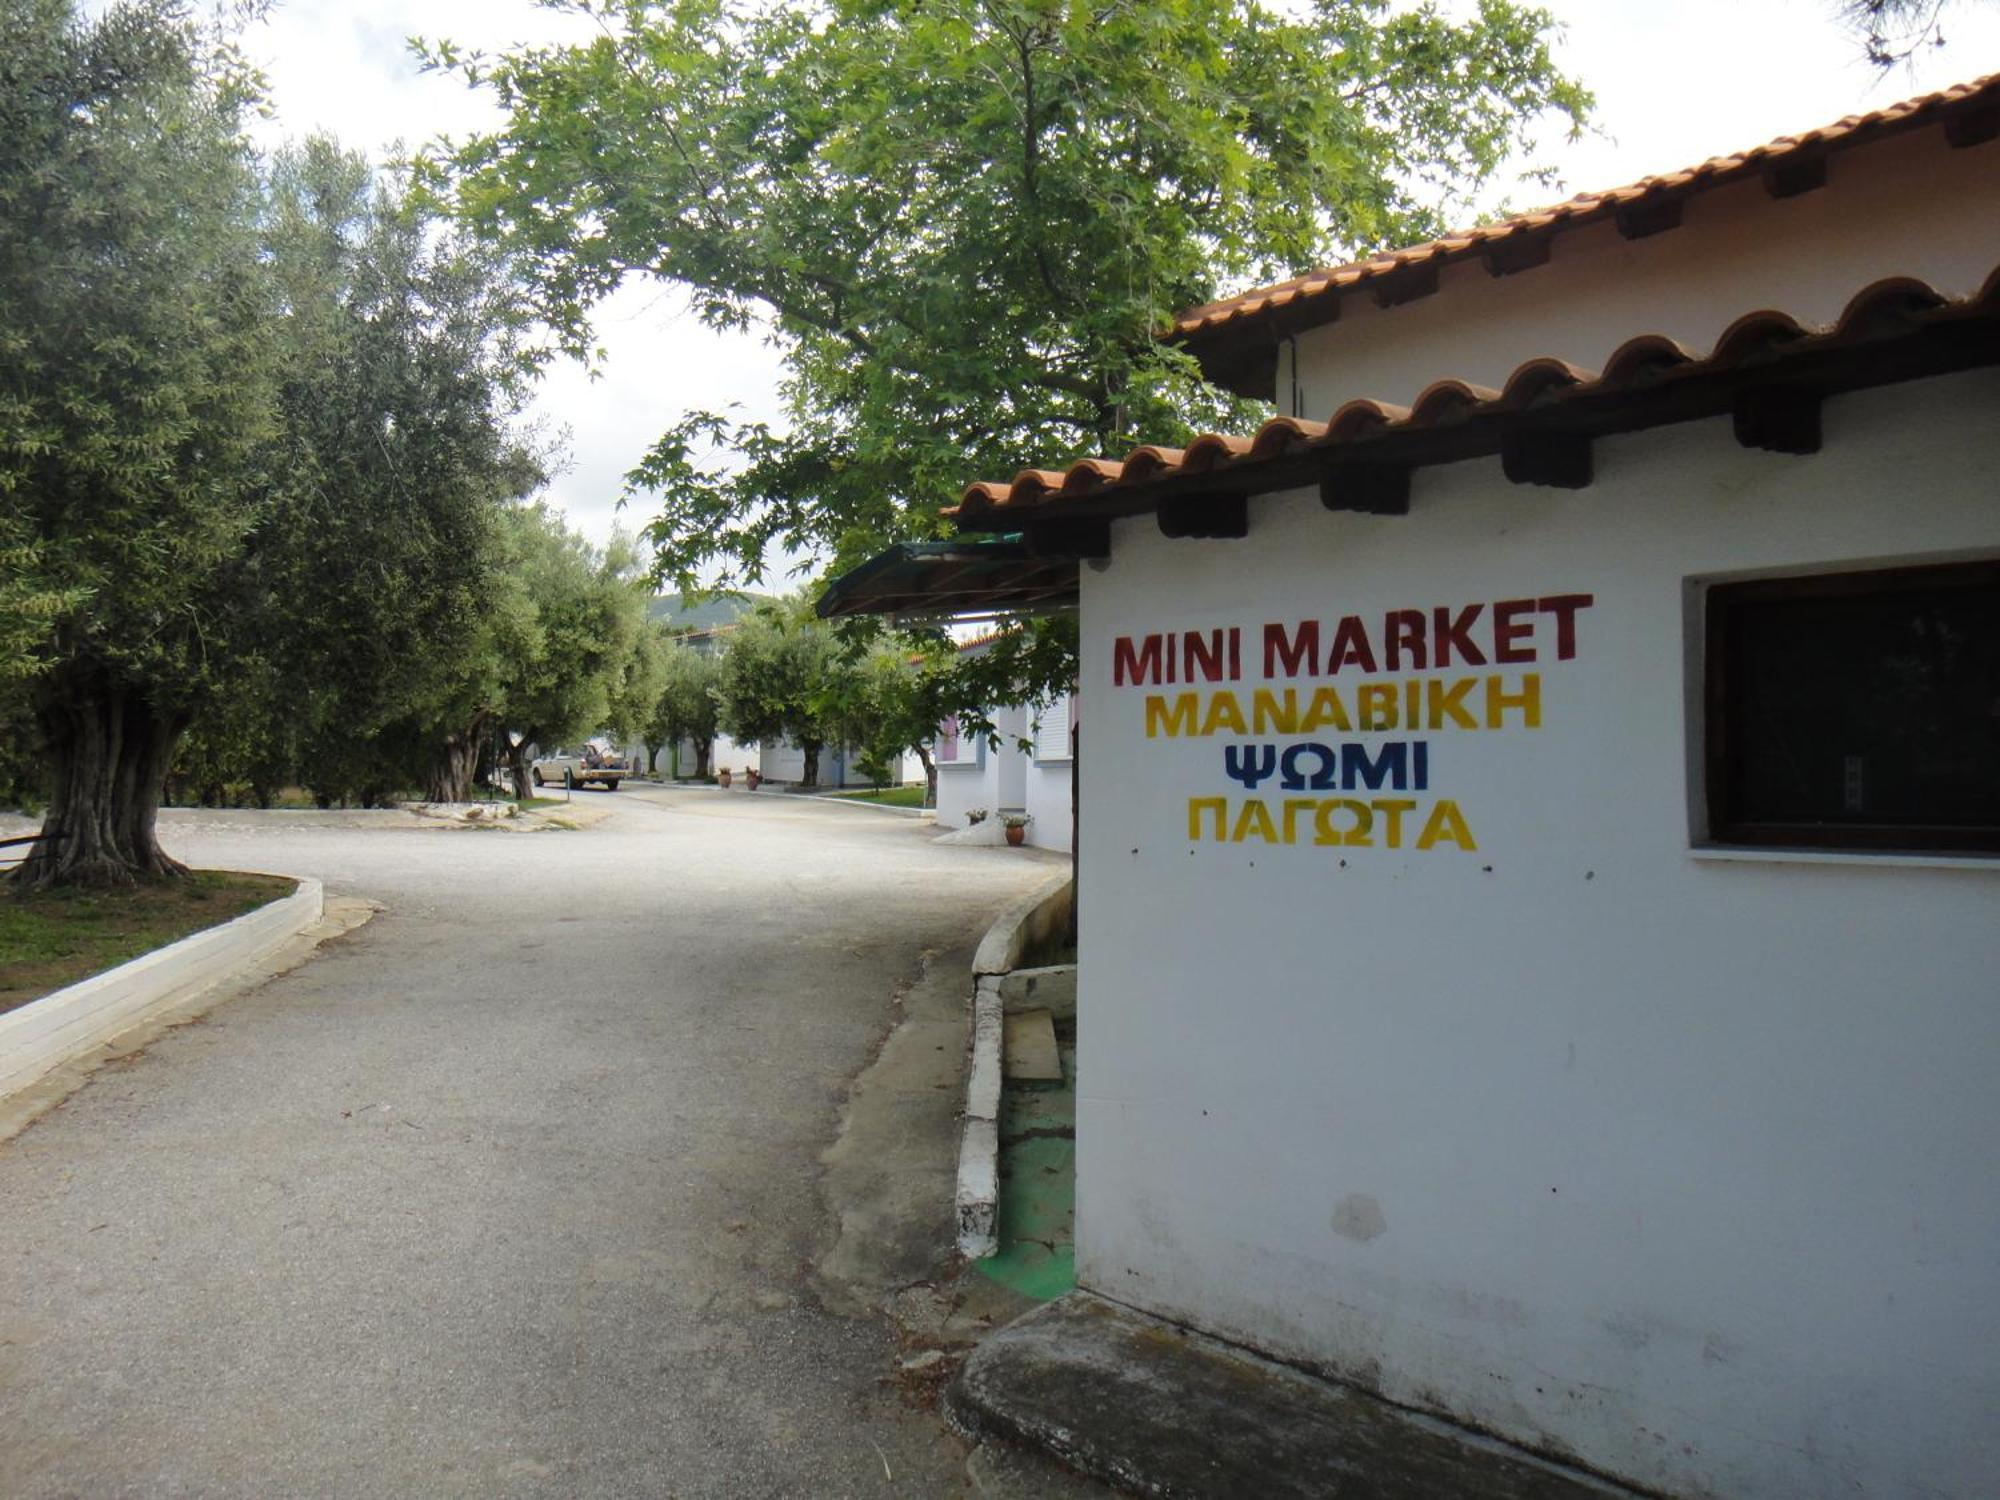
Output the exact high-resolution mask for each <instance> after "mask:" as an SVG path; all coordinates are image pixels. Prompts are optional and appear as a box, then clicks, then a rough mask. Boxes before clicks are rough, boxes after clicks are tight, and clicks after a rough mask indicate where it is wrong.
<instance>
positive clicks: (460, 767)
mask: <svg viewBox="0 0 2000 1500" xmlns="http://www.w3.org/2000/svg"><path fill="white" fill-rule="evenodd" d="M485 736H486V718H485V716H483V715H482V716H481V717H480V718H479V719H478V720H476V721H475V722H474V723H473V725H472V728H471V729H470V730H468V731H467V732H466V733H464V734H448V735H446V736H445V737H444V743H443V744H441V745H439V746H438V747H437V751H436V753H435V754H434V755H433V756H432V757H431V765H430V769H429V770H428V771H427V772H426V773H425V774H424V800H425V801H426V802H470V801H471V800H472V777H473V773H474V772H476V771H477V770H478V769H479V746H480V744H481V742H482V741H483V740H484V739H485Z"/></svg>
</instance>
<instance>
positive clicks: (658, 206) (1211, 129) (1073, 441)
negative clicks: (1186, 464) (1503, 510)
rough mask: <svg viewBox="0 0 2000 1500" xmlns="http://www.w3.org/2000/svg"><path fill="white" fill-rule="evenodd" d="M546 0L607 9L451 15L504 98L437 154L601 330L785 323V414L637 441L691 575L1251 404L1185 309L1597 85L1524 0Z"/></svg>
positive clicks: (667, 535) (650, 488)
mask: <svg viewBox="0 0 2000 1500" xmlns="http://www.w3.org/2000/svg"><path fill="white" fill-rule="evenodd" d="M552 3H553V4H554V6H555V8H557V9H563V10H568V11H573V12H576V13H578V14H580V15H582V16H585V17H587V18H588V19H589V20H590V21H591V22H593V23H594V30H595V36H594V37H593V39H591V40H588V41H585V42H580V43H576V44H570V45H550V46H524V47H520V48H517V49H514V50H512V51H509V52H507V53H505V54H503V55H500V56H497V57H486V56H469V55H464V54H461V53H460V52H459V51H458V50H457V49H455V48H454V47H453V46H452V45H451V44H450V43H449V42H444V41H440V42H433V43H429V44H427V45H425V46H424V47H423V51H424V55H425V57H426V59H427V62H428V63H429V65H430V66H432V67H436V68H441V69H455V70H457V71H459V72H460V73H461V74H462V75H463V76H464V77H465V78H467V79H468V80H469V81H470V82H472V83H473V84H474V85H476V86H478V87H480V88H483V89H485V90H487V91H489V93H490V94H491V97H492V98H493V99H494V101H495V102H496V103H497V104H498V105H499V106H500V107H501V108H502V109H503V110H504V111H505V112H506V120H505V123H504V124H503V125H502V126H501V127H500V128H499V129H498V130H496V131H493V132H490V133H486V134H482V135H476V136H474V137H472V138H471V139H469V140H464V141H460V142H456V143H444V144H442V145H441V146H440V147H438V148H437V149H436V150H434V151H433V152H432V153H431V157H430V160H429V162H428V172H429V175H430V180H431V181H433V182H434V183H436V184H437V185H438V186H439V187H440V189H441V190H443V191H446V192H448V193H450V194H451V195H452V196H453V198H454V199H455V201H456V203H457V206H458V208H459V211H460V213H461V214H462V215H463V217H464V218H465V220H466V222H468V223H469V224H471V225H472V226H473V227H474V228H475V229H476V230H477V231H478V232H479V233H481V234H483V235H486V236H488V237H490V238H491V239H492V240H494V241H495V242H496V243H505V244H506V245H508V246H509V247H510V248H511V249H512V250H513V251H514V253H516V254H517V255H518V256H519V257H520V261H521V265H522V267H523V272H524V275H525V276H526V277H527V279H528V281H529V283H530V285H531V287H532V289H533V291H534V293H535V297H536V302H537V306H538V308H539V310H540V311H541V313H542V315H543V316H544V317H546V318H547V319H548V320H549V322H550V324H551V325H552V326H553V327H555V328H556V329H558V330H560V331H561V333H562V335H563V337H564V338H565V340H566V341H567V343H568V345H569V346H570V347H571V348H572V349H574V350H577V351H579V352H583V351H587V350H588V349H589V348H590V346H591V343H592V340H591V335H590V328H589V316H590V311H591V308H592V306H593V305H594V304H595V303H596V302H597V301H598V300H600V299H601V298H602V297H604V296H605V295H607V294H608V293H609V292H611V291H612V290H613V289H614V288H616V287H618V286H619V285H621V284H622V283H624V282H626V281H627V280H629V279H632V278H635V277H636V278H647V279H653V280H657V281H661V282H665V283H668V284H671V285H674V286H676V287H679V288H682V289H684V291H685V292H686V294H687V295H688V297H689V299H690V301H691V304H692V306H693V307H694V308H695V310H696V311H697V312H698V313H699V314H700V316H701V317H703V318H704V319H705V320H707V321H708V322H709V323H711V324H713V325H715V326H717V327H720V328H757V329H761V330H763V331H765V332H766V333H768V335H769V336H770V337H771V338H772V339H773V340H774V341H775V343H776V345H777V347H778V348H779V350H780V351H781V352H782V354H783V357H784V360H785V365H786V370H787V380H786V382H785V385H784V389H783V392H782V395H783V399H784V419H783V421H782V422H780V423H775V424H766V423H760V422H754V421H743V420H740V419H739V418H738V417H736V416H734V415H733V414H731V413H729V412H718V411H692V412H687V413H684V414H682V415H681V416H680V417H679V418H678V419H677V420H676V421H675V422H674V423H673V425H672V426H670V427H669V428H668V430H667V431H666V432H664V433H663V434H661V436H660V437H659V439H658V440H657V442H655V443H654V444H653V445H652V447H651V448H650V449H649V450H648V451H647V452H645V453H644V454H643V455H639V456H637V461H636V462H635V464H634V466H633V469H632V472H631V476H630V482H631V485H632V487H633V488H634V490H635V491H638V492H642V493H643V494H644V495H645V496H647V497H649V503H650V505H651V506H653V507H655V508H656V509H657V514H656V516H655V519H654V520H653V521H652V523H651V524H650V525H649V526H648V527H647V529H646V533H645V535H646V536H647V538H648V539H649V540H650V541H651V542H652V544H653V546H654V548H655V550H656V557H657V562H658V567H659V570H660V573H661V575H662V576H663V577H667V578H673V579H676V580H678V581H680V582H681V583H682V585H683V586H684V587H685V586H690V585H693V584H695V583H697V582H699V583H702V584H711V585H712V584H715V583H718V582H720V583H723V584H732V583H745V582H754V581H756V580H758V579H759V578H761V577H762V576H763V571H764V568H765V566H766V561H767V558H770V557H771V556H772V555H773V554H774V553H775V552H778V551H783V552H788V553H791V554H795V555H796V554H807V555H813V556H817V557H819V558H821V559H829V560H831V561H832V563H833V565H834V567H835V568H836V570H837V569H840V568H844V567H846V566H847V565H849V564H851V563H854V562H857V561H859V560H861V559H862V558H864V557H866V556H868V555H870V554H871V553H872V552H873V551H875V550H876V549H878V548H879V547H880V546H882V545H883V544H884V543H886V542H889V541H894V540H901V539H909V538H921V537H926V536H935V535H937V534H939V532H940V530H941V529H942V527H943V523H942V522H941V521H940V520H939V518H938V515H937V507H938V505H939V503H940V502H941V501H944V500H947V499H949V498H950V497H952V496H953V495H955V494H956V493H957V491H958V489H959V487H960V486H961V485H962V484H963V483H964V482H965V481H966V479H967V478H968V477H975V476H987V475H1007V474H1011V473H1013V472H1015V471H1016V470H1017V469H1019V468H1020V467H1021V465H1022V463H1023V462H1024V461H1035V460H1040V461H1050V460H1056V459H1061V458H1064V457H1067V456H1069V455H1073V454H1075V453H1078V452H1081V451H1095V452H1112V453H1116V452H1122V451H1124V449H1125V448H1127V447H1129V446H1130V445H1132V444H1133V443H1135V442H1139V441H1153V442H1166V443H1172V442H1175V441H1177V440H1181V439H1185V438H1186V437H1187V436H1189V435H1190V433H1191V432H1192V431H1194V430H1196V429H1199V428H1203V427H1211V426H1220V427H1223V428H1225V429H1233V428H1236V427H1240V426H1241V425H1242V424H1244V423H1248V422H1251V421H1253V420H1254V417H1255V414H1254V413H1253V412H1251V411H1249V410H1247V409H1246V408H1245V407H1244V406H1243V405H1242V403H1240V402H1238V401H1237V400H1236V399H1235V398H1233V397H1230V396H1228V395H1226V394H1225V393H1222V392H1220V391H1218V390H1217V389H1215V388H1213V387H1210V386H1207V385H1205V384H1204V383H1203V381H1202V380H1201V378H1200V375H1199V372H1198V371H1197V369H1196V368H1195V366H1194V363H1193V361H1192V360H1190V359H1189V358H1187V357H1186V356H1185V355H1184V354H1182V353H1180V352H1178V351H1177V350H1175V349H1173V348H1171V347H1169V346H1167V345H1165V344H1163V343H1162V342H1161V341H1160V340H1159V339H1158V338H1157V337H1156V335H1157V334H1158V333H1159V331H1160V330H1161V329H1162V328H1163V327H1164V326H1165V325H1166V323H1167V321H1168V319H1169V317H1170V315H1171V314H1172V313H1173V312H1174V311H1175V310H1176V309H1178V308H1181V307H1184V306H1187V305H1189V304H1193V303H1198V302H1201V301H1204V300H1206V299H1207V298H1209V297H1211V296H1212V295H1215V294H1216V293H1217V292H1219V291H1221V290H1223V289H1225V288H1227V287H1229V286H1231V285H1235V284H1241V283H1243V282H1244V281H1247V280H1261V279H1267V278H1275V277H1278V276H1282V275H1286V274H1290V273H1293V272H1297V271H1301V270H1303V269H1306V268H1308V267H1310V266H1313V265H1316V264H1324V263H1326V262H1328V261H1330V260H1337V259H1340V258H1343V257H1345V256H1347V255H1349V254H1351V253H1353V252H1354V251H1356V250H1357V249H1361V248H1367V247H1373V246H1377V245H1380V244H1383V243H1387V242H1392V241H1401V240H1408V239H1411V238H1421V237H1423V236H1425V235H1427V234H1430V233H1433V232H1436V231H1439V230H1441V229H1443V228H1445V227H1447V225H1448V224H1449V223H1450V221H1452V220H1454V219H1456V218H1459V217H1462V216H1465V215H1467V214H1469V213H1470V212H1471V211H1472V204H1473V201H1474V199H1475V197H1479V196H1481V195H1485V194H1487V193H1488V191H1489V190H1490V189H1491V188H1492V186H1493V184H1494V181H1495V178H1496V175H1497V174H1499V173H1500V172H1502V170H1503V169H1504V168H1505V167H1506V165H1507V164H1508V163H1509V162H1510V161H1512V160H1515V159H1518V157H1519V154H1520V153H1521V152H1522V151H1523V150H1524V149H1528V148H1531V147H1532V145H1533V143H1534V142H1535V140H1536V139H1537V138H1538V136H1539V134H1540V132H1541V131H1542V130H1543V128H1544V127H1545V126H1547V125H1550V124H1553V125H1554V126H1556V127H1558V128H1561V129H1566V130H1574V129H1575V128H1577V127H1579V126H1580V124H1581V122H1582V121H1583V120H1584V118H1585V116H1586V113H1587V110H1588V108H1589V103H1590V101H1589V96H1588V95H1587V94H1586V93H1585V91H1584V90H1583V89H1582V88H1581V87H1580V86H1579V85H1578V84H1577V83H1576V82H1575V81H1574V80H1572V79H1571V78H1569V77H1568V76H1566V75H1565V74H1564V73H1563V71H1562V70H1561V69H1560V68H1559V67H1558V66H1557V65H1556V63H1555V60H1554V58H1553V55H1552V52H1551V39H1552V36H1553V33H1554V30H1555V27H1554V23H1553V22H1552V20H1551V19H1550V17H1549V16H1548V15H1547V14H1546V13H1545V12H1543V11H1541V10H1538V9H1536V8H1534V7H1533V6H1530V5H1523V4H1516V3H1513V0H1481V3H1480V4H1479V5H1478V6H1477V8H1476V9H1473V10H1472V11H1471V12H1470V13H1469V14H1461V13H1459V12H1458V10H1457V9H1456V8H1454V10H1453V11H1452V12H1451V13H1447V11H1446V10H1445V9H1444V8H1443V7H1440V6H1438V5H1435V4H1416V5H1401V4H1398V5H1391V4H1388V3H1386V0H1315V3H1312V4H1309V5H1303V6H1295V7H1284V8H1282V9H1277V8H1271V7H1268V6H1266V5H1264V4H1261V3H1259V0H1129V3H1123V4H1118V5H1107V4H1092V3H1083V0H831V3H829V4H825V5H819V6H813V7H802V6H789V5H776V6H772V5H763V4H757V3H754V0H684V3H677V4H671V5H668V4H655V3H646V0H552ZM1322 415H1324V414H1322ZM1026 633H1027V634H1042V633H1044V632H1043V631H1042V630H1041V629H1040V628H1039V627H1038V628H1037V629H1036V630H1035V631H1030V632H1026ZM1056 638H1057V639H1058V640H1060V639H1061V637H1060V635H1058V636H1057V637H1056ZM1011 649H1012V648H1011V647H1010V650H1011ZM1023 660H1024V662H1026V661H1027V660H1028V658H1026V657H1024V658H1023ZM1073 672H1074V660H1073V659H1071V660H1069V661H1067V662H1060V661H1059V662H1058V665H1057V670H1056V676H1055V678H1054V679H1052V680H1051V681H1049V682H1043V683H1033V682H1024V683H1022V684H1021V690H1022V691H1027V692H1030V693H1033V692H1037V691H1046V690H1050V689H1053V688H1058V687H1059V686H1060V685H1061V683H1062V682H1063V681H1066V680H1067V677H1068V676H1069V675H1073Z"/></svg>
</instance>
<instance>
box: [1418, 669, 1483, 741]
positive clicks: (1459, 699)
mask: <svg viewBox="0 0 2000 1500" xmlns="http://www.w3.org/2000/svg"><path fill="white" fill-rule="evenodd" d="M1478 680H1479V679H1478V678H1477V677H1461V678H1459V679H1458V681H1456V682H1454V683H1452V684H1451V685H1450V686H1449V687H1447V686H1446V685H1445V684H1444V683H1443V682H1441V681H1439V680H1438V679H1437V678H1435V677H1433V678H1430V679H1429V680H1428V681H1427V682H1426V683H1425V684H1424V687H1425V700H1426V701H1425V704H1424V722H1425V724H1426V725H1428V726H1429V727H1430V728H1432V729H1443V728H1445V727H1447V725H1449V727H1451V728H1453V729H1477V728H1478V727H1479V721H1478V720H1477V719H1475V718H1473V717H1472V715H1471V714H1469V713H1467V712H1466V711H1465V699H1466V696H1467V695H1468V694H1469V693H1471V691H1472V685H1473V684H1474V683H1475V682H1477V681H1478Z"/></svg>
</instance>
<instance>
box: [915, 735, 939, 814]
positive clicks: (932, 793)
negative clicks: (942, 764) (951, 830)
mask: <svg viewBox="0 0 2000 1500" xmlns="http://www.w3.org/2000/svg"><path fill="white" fill-rule="evenodd" d="M917 762H918V764H920V765H921V766H922V767H923V768H924V806H925V807H936V806H937V762H936V761H934V760H932V759H931V747H930V746H929V745H919V746H917Z"/></svg>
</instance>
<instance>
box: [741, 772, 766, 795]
mask: <svg viewBox="0 0 2000 1500" xmlns="http://www.w3.org/2000/svg"><path fill="white" fill-rule="evenodd" d="M743 779H744V780H745V781H747V782H749V783H750V790H751V791H753V792H754V791H756V790H757V788H758V787H760V786H762V785H763V784H764V777H763V775H762V774H761V773H760V772H757V771H745V772H744V773H743Z"/></svg>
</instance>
